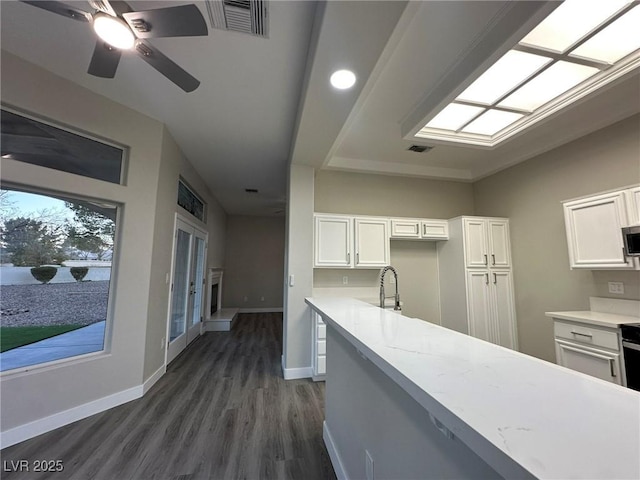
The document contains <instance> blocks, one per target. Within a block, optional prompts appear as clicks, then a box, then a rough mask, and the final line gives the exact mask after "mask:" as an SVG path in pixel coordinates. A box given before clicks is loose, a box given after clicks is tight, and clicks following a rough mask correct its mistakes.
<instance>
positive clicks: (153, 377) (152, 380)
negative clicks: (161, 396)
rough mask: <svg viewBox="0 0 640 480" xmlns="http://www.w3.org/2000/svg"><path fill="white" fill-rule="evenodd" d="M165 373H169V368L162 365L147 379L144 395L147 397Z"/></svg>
mask: <svg viewBox="0 0 640 480" xmlns="http://www.w3.org/2000/svg"><path fill="white" fill-rule="evenodd" d="M165 373H167V366H166V365H162V366H161V367H160V368H159V369H158V370H156V371H155V373H154V374H153V375H151V376H150V377H149V378H147V379H146V380H145V382H144V383H143V384H142V395H145V394H146V393H147V392H148V391H149V390H150V389H151V387H153V386H154V385H155V384H156V382H157V381H158V380H160V379H161V378H162V376H163V375H164V374H165Z"/></svg>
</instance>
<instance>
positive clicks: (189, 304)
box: [167, 218, 207, 363]
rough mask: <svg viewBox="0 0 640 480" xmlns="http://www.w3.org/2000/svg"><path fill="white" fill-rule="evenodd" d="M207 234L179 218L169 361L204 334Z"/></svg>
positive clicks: (175, 249)
mask: <svg viewBox="0 0 640 480" xmlns="http://www.w3.org/2000/svg"><path fill="white" fill-rule="evenodd" d="M206 244H207V234H206V233H205V232H202V231H200V230H198V229H196V228H195V227H194V226H193V225H191V224H189V223H187V222H186V221H184V220H182V219H180V218H177V219H176V230H175V247H174V252H173V278H172V282H171V310H170V315H169V325H168V331H169V347H168V351H167V363H169V362H171V360H173V359H174V358H175V357H176V356H177V355H178V354H179V353H180V352H182V351H183V350H184V349H185V348H186V347H187V345H188V344H189V343H190V342H191V341H192V340H194V339H195V338H196V337H198V336H199V335H200V327H201V322H202V306H203V301H202V300H203V293H204V288H203V282H204V273H205V258H206Z"/></svg>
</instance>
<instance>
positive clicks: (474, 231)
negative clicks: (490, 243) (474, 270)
mask: <svg viewBox="0 0 640 480" xmlns="http://www.w3.org/2000/svg"><path fill="white" fill-rule="evenodd" d="M464 249H465V257H466V262H467V267H487V266H488V255H487V223H486V222H485V221H484V220H475V219H471V218H465V219H464Z"/></svg>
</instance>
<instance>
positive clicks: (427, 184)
mask: <svg viewBox="0 0 640 480" xmlns="http://www.w3.org/2000/svg"><path fill="white" fill-rule="evenodd" d="M314 190H315V205H314V209H315V211H316V212H326V213H346V214H359V215H380V216H389V217H393V216H397V217H419V218H444V219H447V218H452V217H456V216H458V215H470V214H473V187H472V186H471V184H469V183H460V182H448V181H440V180H427V179H420V178H407V177H390V176H384V175H372V174H360V173H350V172H338V171H318V172H316V179H315V187H314ZM391 265H393V266H394V267H395V268H396V270H397V271H398V278H399V284H398V285H399V293H400V298H401V300H402V302H403V314H404V315H407V316H410V317H417V318H421V319H423V320H428V321H431V322H434V323H439V322H440V306H439V282H438V264H437V251H436V243H435V242H415V241H409V240H392V241H391ZM344 275H348V276H349V286H351V287H353V286H358V287H375V286H377V284H378V283H377V282H378V270H377V269H376V270H348V269H347V270H340V269H315V271H314V286H315V287H319V286H320V287H342V277H343V276H344ZM393 288H395V286H393V285H389V283H388V282H387V283H386V284H385V289H387V291H391V290H389V289H393Z"/></svg>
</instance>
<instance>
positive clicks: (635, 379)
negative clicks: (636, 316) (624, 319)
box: [620, 323, 640, 392]
mask: <svg viewBox="0 0 640 480" xmlns="http://www.w3.org/2000/svg"><path fill="white" fill-rule="evenodd" d="M620 331H621V333H622V351H623V354H624V367H625V370H626V371H627V387H629V388H632V389H634V390H638V391H639V392H640V323H635V324H631V325H622V326H621V327H620Z"/></svg>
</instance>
